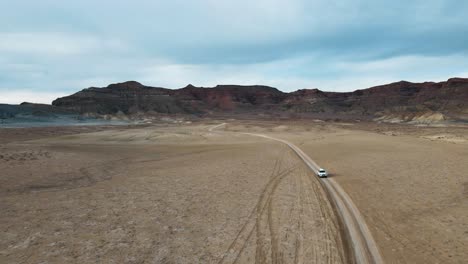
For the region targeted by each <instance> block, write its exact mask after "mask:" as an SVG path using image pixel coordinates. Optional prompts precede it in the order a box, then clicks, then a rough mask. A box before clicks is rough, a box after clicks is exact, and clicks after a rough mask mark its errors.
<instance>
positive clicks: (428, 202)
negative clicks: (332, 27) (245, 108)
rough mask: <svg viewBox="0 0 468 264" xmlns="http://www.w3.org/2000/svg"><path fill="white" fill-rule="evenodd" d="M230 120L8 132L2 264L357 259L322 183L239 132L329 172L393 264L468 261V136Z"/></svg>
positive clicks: (1, 204) (1, 161)
mask: <svg viewBox="0 0 468 264" xmlns="http://www.w3.org/2000/svg"><path fill="white" fill-rule="evenodd" d="M228 122H229V124H228V125H227V127H226V130H227V131H228V132H220V133H219V132H216V131H209V128H210V127H212V126H213V125H214V124H215V123H212V124H193V125H183V126H182V125H178V126H176V125H171V126H169V125H159V126H152V127H141V128H138V127H137V128H122V127H121V128H103V129H98V130H102V131H96V132H92V131H76V132H75V133H77V132H91V133H85V134H74V133H73V131H70V130H67V129H64V131H65V132H64V133H63V134H61V133H60V130H53V131H52V130H51V131H49V132H47V131H46V132H40V131H43V130H40V129H39V130H35V129H29V130H28V131H26V130H20V132H16V133H14V132H12V131H8V133H7V132H5V131H0V134H1V135H2V141H1V143H2V144H1V145H0V171H1V174H0V175H1V176H0V210H1V212H2V214H1V215H0V226H1V227H2V229H1V237H2V239H1V240H0V263H254V262H255V263H352V259H353V256H352V253H351V252H352V251H351V250H350V245H349V243H348V242H349V241H348V239H347V235H346V233H345V231H344V228H343V224H342V223H341V221H340V218H339V217H338V214H337V212H336V210H335V208H334V204H333V203H331V202H330V201H329V199H328V196H327V193H326V192H325V191H324V189H323V187H322V185H321V183H320V181H319V180H318V179H317V178H315V176H314V175H312V174H311V173H310V171H309V170H308V169H307V168H306V167H305V165H304V164H303V163H302V162H301V161H300V160H299V159H298V158H297V156H296V155H294V153H292V151H291V150H290V149H288V148H287V147H285V146H284V145H283V144H280V143H278V142H273V141H269V140H266V139H259V138H255V137H250V136H247V135H241V134H239V133H237V132H255V133H260V132H261V133H264V134H268V135H271V136H275V137H278V138H283V139H287V140H289V141H292V142H294V143H295V144H296V145H298V146H299V147H300V148H301V149H303V150H304V151H305V152H307V153H308V154H309V156H311V157H312V158H313V159H314V160H315V161H317V163H318V164H320V165H321V166H323V167H325V168H327V169H328V170H329V171H330V172H331V173H332V175H331V176H332V177H333V178H334V179H335V180H336V181H337V182H339V183H340V185H341V186H342V187H343V188H344V189H345V191H346V192H347V193H348V194H349V196H350V197H351V198H352V199H353V201H354V203H355V204H356V205H357V207H358V209H359V210H360V211H361V213H362V215H363V216H364V218H365V219H366V222H367V225H368V226H369V228H370V229H371V231H372V233H373V236H374V238H375V240H376V242H377V243H378V246H379V249H380V251H381V253H382V255H383V257H384V259H385V260H386V262H387V263H464V261H465V260H466V259H468V253H467V251H466V248H467V245H468V173H467V172H468V162H466V161H467V160H468V143H467V142H468V141H467V140H466V139H468V132H467V130H466V128H463V127H462V128H460V127H456V128H416V127H402V126H388V125H375V124H336V123H335V124H329V123H323V122H309V121H307V122H306V121H296V122H288V123H278V122H271V121H270V122H240V121H228ZM221 130H222V129H221ZM37 131H39V132H37ZM18 135H20V136H18ZM447 138H449V139H453V138H456V139H457V140H446V139H447ZM25 140H28V141H25Z"/></svg>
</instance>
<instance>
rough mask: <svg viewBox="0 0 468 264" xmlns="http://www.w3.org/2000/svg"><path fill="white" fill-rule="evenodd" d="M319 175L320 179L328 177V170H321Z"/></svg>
mask: <svg viewBox="0 0 468 264" xmlns="http://www.w3.org/2000/svg"><path fill="white" fill-rule="evenodd" d="M317 175H318V176H319V177H320V178H326V177H327V176H328V173H327V171H326V170H324V169H319V170H318V172H317Z"/></svg>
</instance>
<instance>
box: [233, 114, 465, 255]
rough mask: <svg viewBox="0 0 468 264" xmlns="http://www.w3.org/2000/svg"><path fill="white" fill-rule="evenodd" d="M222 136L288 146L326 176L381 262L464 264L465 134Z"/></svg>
mask: <svg viewBox="0 0 468 264" xmlns="http://www.w3.org/2000/svg"><path fill="white" fill-rule="evenodd" d="M228 129H229V130H232V131H246V130H248V131H255V132H256V133H264V134H267V135H271V136H274V137H278V138H283V139H286V140H290V141H292V142H294V143H295V144H296V145H298V146H299V147H300V148H301V149H303V150H304V151H305V152H306V153H307V154H308V155H309V156H310V157H311V158H312V159H314V160H315V161H316V162H317V163H318V164H320V165H321V166H322V167H324V168H326V169H328V170H329V172H330V173H331V174H332V175H331V177H333V178H334V179H335V180H336V181H337V182H339V183H340V185H341V186H342V187H343V188H344V189H345V190H346V192H347V193H348V194H349V195H350V196H351V198H352V199H353V201H354V203H355V204H356V205H357V207H358V208H359V210H360V212H361V213H362V214H363V215H364V217H365V219H366V222H367V225H368V226H369V227H370V229H371V231H372V233H373V236H374V238H375V239H376V241H377V243H378V244H379V248H380V251H381V253H382V255H383V257H384V259H385V260H386V262H387V263H466V260H467V259H468V251H467V250H466V249H467V248H468V162H467V161H468V128H466V127H434V128H431V127H413V126H401V125H394V126H391V125H385V124H383V125H377V124H332V125H330V124H323V123H319V124H312V123H306V122H292V123H291V124H287V125H284V124H278V123H275V122H268V123H264V124H263V125H261V126H259V125H257V124H255V123H251V124H245V123H238V124H232V125H230V126H228ZM438 135H446V136H445V137H441V136H438ZM448 137H449V138H457V139H458V140H456V141H453V140H447V138H448Z"/></svg>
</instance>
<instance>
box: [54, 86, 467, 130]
mask: <svg viewBox="0 0 468 264" xmlns="http://www.w3.org/2000/svg"><path fill="white" fill-rule="evenodd" d="M52 104H53V105H54V106H56V107H58V108H61V109H69V110H72V111H77V112H80V113H95V114H117V113H123V114H134V113H164V114H197V115H206V114H232V115H235V114H246V113H249V114H252V113H262V114H272V115H274V114H284V113H289V114H301V115H311V116H312V115H322V116H329V117H333V116H336V117H340V118H346V117H348V118H351V117H353V118H379V119H380V120H384V121H415V122H416V121H417V122H425V121H427V122H433V121H443V120H468V79H464V78H452V79H449V80H448V81H445V82H438V83H435V82H425V83H411V82H405V81H401V82H396V83H391V84H387V85H382V86H376V87H372V88H368V89H362V90H356V91H354V92H346V93H337V92H324V91H321V90H318V89H303V90H298V91H295V92H291V93H285V92H282V91H280V90H278V89H276V88H273V87H269V86H261V85H253V86H241V85H218V86H216V87H212V88H203V87H195V86H193V85H188V86H186V87H184V88H181V89H167V88H160V87H150V86H145V85H142V84H140V83H138V82H135V81H129V82H124V83H117V84H111V85H109V86H107V87H105V88H96V87H91V88H87V89H84V90H82V91H80V92H77V93H75V94H73V95H70V96H66V97H62V98H58V99H57V100H55V101H54V102H53V103H52Z"/></svg>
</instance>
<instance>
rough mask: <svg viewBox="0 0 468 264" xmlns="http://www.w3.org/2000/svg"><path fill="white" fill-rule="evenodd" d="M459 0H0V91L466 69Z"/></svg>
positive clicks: (365, 79) (328, 80)
mask: <svg viewBox="0 0 468 264" xmlns="http://www.w3.org/2000/svg"><path fill="white" fill-rule="evenodd" d="M467 14H468V1H465V0H458V1H455V0H424V1H423V0H421V1H420V0H416V1H411V0H407V1H403V0H395V1H382V0H341V1H333V0H327V1H325V0H318V1H313V0H284V1H283V0H255V1H252V0H235V1H230V0H229V1H223V0H153V1H149V0H148V1H143V0H138V1H135V0H134V1H119V0H113V1H111V0H100V1H96V0H80V1H63V0H55V1H53V0H41V1H37V0H29V1H24V0H15V1H8V0H0V103H20V102H22V101H33V102H42V103H50V102H51V101H52V100H53V99H55V98H56V97H58V96H63V95H68V94H70V93H74V92H76V91H78V90H81V89H83V88H86V87H90V86H107V85H108V84H109V83H114V82H122V81H127V80H136V81H139V82H141V83H143V84H146V85H151V86H160V87H168V88H180V87H183V86H185V85H187V84H188V83H191V84H193V85H196V86H214V85H216V84H264V85H270V86H274V87H277V88H279V89H281V90H283V91H293V90H297V89H302V88H320V89H322V90H328V91H351V90H355V89H360V88H366V87H370V86H374V85H378V84H385V83H389V82H394V81H399V80H408V81H415V82H417V81H442V80H446V79H448V78H450V77H454V76H458V77H468V19H467Z"/></svg>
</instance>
